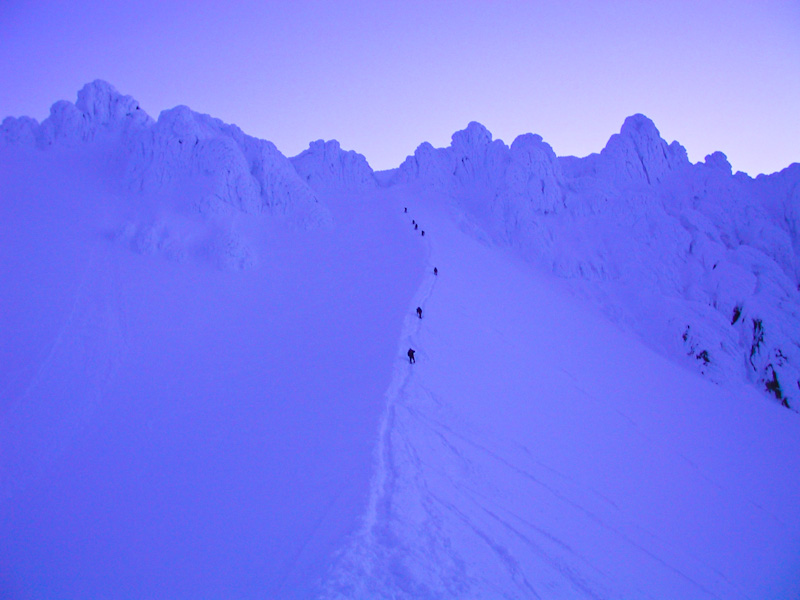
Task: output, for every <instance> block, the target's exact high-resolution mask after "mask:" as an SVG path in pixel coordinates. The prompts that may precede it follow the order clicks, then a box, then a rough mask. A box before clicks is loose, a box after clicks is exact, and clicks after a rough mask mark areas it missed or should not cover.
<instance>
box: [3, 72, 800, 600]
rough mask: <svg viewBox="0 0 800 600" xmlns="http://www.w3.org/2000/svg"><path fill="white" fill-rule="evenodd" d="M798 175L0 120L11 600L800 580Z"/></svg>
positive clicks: (640, 134) (65, 112)
mask: <svg viewBox="0 0 800 600" xmlns="http://www.w3.org/2000/svg"><path fill="white" fill-rule="evenodd" d="M799 183H800V165H792V166H791V167H789V168H787V169H786V170H784V171H782V172H780V173H777V174H774V175H771V176H762V177H759V178H757V179H751V178H749V177H747V176H745V175H743V174H732V173H731V169H730V165H729V164H728V163H727V159H726V158H725V156H724V155H723V154H722V153H715V154H713V155H710V156H709V157H707V159H706V161H705V162H704V163H698V164H696V165H692V164H690V163H689V162H688V160H687V159H686V155H685V152H684V151H683V149H682V148H681V147H680V145H679V144H677V142H672V143H671V144H667V143H666V142H665V141H664V140H662V139H661V138H660V135H659V133H658V130H657V129H656V128H655V125H654V124H653V123H652V122H651V121H650V120H649V119H647V118H646V117H644V116H642V115H634V116H633V117H630V118H629V119H628V120H626V122H625V123H624V124H623V127H622V129H621V131H620V133H619V134H615V135H614V136H612V138H611V139H610V140H609V143H608V145H607V146H606V148H605V149H603V150H602V152H600V153H599V154H594V155H590V156H588V157H584V158H575V157H557V156H556V155H555V154H554V152H553V150H552V148H551V147H550V146H549V145H548V144H547V143H546V142H545V141H544V140H542V138H541V137H539V136H536V135H533V134H525V135H523V136H520V137H519V138H517V139H516V140H515V141H514V142H513V143H512V144H511V146H510V147H509V146H506V145H505V144H504V143H503V142H502V141H501V140H493V139H492V136H491V133H490V132H489V131H488V130H486V128H484V127H483V126H482V125H480V124H478V123H471V124H469V125H468V127H467V128H466V129H465V130H464V131H462V132H457V133H456V134H454V136H453V143H452V145H451V146H450V147H449V148H439V149H437V148H433V147H432V146H431V145H430V144H427V143H426V144H422V145H421V146H420V147H419V148H418V149H417V151H416V152H415V154H414V156H411V157H409V158H408V159H407V160H406V162H405V163H403V165H401V166H400V167H399V168H398V169H396V170H393V171H387V172H380V173H373V172H372V170H371V168H370V167H369V165H368V163H367V162H366V159H365V158H364V157H363V156H361V155H359V154H357V153H356V152H353V151H344V150H342V149H341V147H340V146H339V144H338V142H335V141H328V142H323V141H318V142H313V143H312V144H311V145H310V147H309V150H307V151H306V152H304V153H302V154H301V155H299V156H297V157H294V158H291V159H288V158H286V157H284V156H283V155H281V154H280V153H279V152H278V151H277V149H276V148H275V147H274V145H272V144H271V143H270V142H267V141H264V140H257V139H255V138H252V137H249V136H247V135H246V134H244V133H243V132H242V131H241V130H240V129H239V128H237V127H235V126H233V125H228V124H225V123H223V122H221V121H219V120H217V119H214V118H213V117H210V116H208V115H200V114H198V113H195V112H193V111H192V110H190V109H189V108H187V107H177V108H175V109H172V110H169V111H164V112H163V113H162V114H161V115H160V117H159V118H158V120H157V121H153V120H152V119H151V118H150V117H149V116H148V115H146V114H144V112H143V111H141V109H139V108H138V103H137V102H136V101H135V100H134V99H132V98H130V97H129V96H122V95H121V94H119V93H118V92H117V91H116V90H114V88H113V87H112V86H110V85H109V84H107V83H105V82H100V81H97V82H94V83H92V84H89V85H87V86H86V87H85V88H84V89H83V90H82V91H81V92H80V93H79V97H78V101H77V102H76V103H75V104H72V103H69V102H63V101H62V102H60V103H56V105H54V108H53V110H52V112H51V116H50V117H49V118H48V119H46V120H45V121H44V122H43V123H41V124H39V123H36V121H34V120H33V119H28V118H25V117H22V118H18V119H14V118H8V119H6V120H5V121H3V124H2V126H1V127H0V282H2V288H0V332H2V335H0V355H1V356H2V364H3V367H2V368H0V539H2V540H3V543H2V544H0V596H3V597H9V598H14V599H16V598H25V599H38V598H42V599H44V598H53V597H66V598H99V597H136V598H138V597H147V598H197V597H241V598H253V597H270V598H325V599H333V598H397V599H401V598H453V597H459V598H467V597H468V598H487V599H488V598H498V597H509V598H570V599H572V598H623V597H635V598H654V599H661V598H784V597H794V596H796V595H797V594H798V593H800V577H798V573H800V558H798V556H799V555H798V548H800V520H798V518H797V515H798V514H800V485H799V484H798V482H797V477H796V474H797V473H798V472H800V452H798V450H800V448H799V447H798V446H800V421H799V420H798V417H797V412H796V411H795V410H787V409H786V408H784V407H782V406H781V403H780V402H779V401H778V399H777V398H776V397H775V394H774V391H770V389H769V387H768V384H771V385H772V388H773V389H774V383H772V382H775V381H779V383H780V386H781V390H782V398H781V399H787V401H788V403H789V404H790V406H792V407H794V408H796V407H797V398H798V396H797V392H794V391H793V388H792V385H793V383H794V382H795V381H797V380H798V379H799V377H798V364H800V358H799V357H798V354H797V353H798V352H800V350H798V347H800V346H798V342H799V340H798V332H799V331H800V328H798V327H797V323H798V315H800V308H799V307H800V301H799V300H798V278H799V277H800V254H799V253H798V248H800V238H798V235H800V233H798V232H800V227H799V225H800V195H798V194H800V192H799V191H798V190H800V185H798V184H799ZM406 210H407V212H405V211H406ZM412 220H413V222H416V223H417V224H418V225H419V229H418V230H415V229H414V225H413V224H412ZM421 230H424V231H425V235H424V237H423V236H422V235H421ZM434 267H436V268H437V269H438V275H434V273H433V269H434ZM417 306H420V307H421V308H422V309H423V315H422V318H421V319H420V318H418V317H417V315H416V313H415V308H416V307H417ZM409 347H413V348H414V349H415V350H416V359H417V361H416V363H415V364H413V365H412V364H410V363H409V360H408V357H407V355H406V352H407V350H408V349H409ZM707 359H708V360H707Z"/></svg>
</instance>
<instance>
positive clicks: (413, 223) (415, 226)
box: [403, 206, 425, 236]
mask: <svg viewBox="0 0 800 600" xmlns="http://www.w3.org/2000/svg"><path fill="white" fill-rule="evenodd" d="M403 212H404V213H407V212H408V207H407V206H406V207H404V208H403ZM411 224H412V225H413V226H414V231H418V230H419V223H417V221H416V219H411ZM421 233H422V235H423V236H424V235H425V230H424V229H423V230H422V232H421Z"/></svg>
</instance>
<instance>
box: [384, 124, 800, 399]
mask: <svg viewBox="0 0 800 600" xmlns="http://www.w3.org/2000/svg"><path fill="white" fill-rule="evenodd" d="M396 180H397V181H400V182H410V181H414V182H417V183H418V184H420V185H422V186H424V187H427V188H429V189H431V190H435V191H438V192H444V193H446V194H448V195H449V196H450V197H452V198H453V199H454V200H455V201H456V203H457V204H458V205H460V206H461V207H462V209H463V210H464V211H465V212H466V213H468V214H469V215H470V217H471V218H472V219H474V220H475V221H476V222H477V224H478V225H479V227H481V228H482V229H483V231H485V232H488V235H490V236H491V237H492V238H494V239H495V240H496V241H497V242H499V243H502V244H505V245H509V246H512V247H514V248H516V249H517V250H518V251H519V252H521V253H522V255H523V256H525V257H526V258H527V259H529V260H532V261H534V262H536V263H539V264H542V265H544V266H546V267H547V268H548V269H550V270H552V271H553V272H554V273H556V274H558V275H560V276H562V277H565V278H567V279H570V280H571V282H572V284H573V286H574V287H575V288H576V289H577V290H579V291H580V292H581V293H582V294H584V295H586V296H588V297H591V298H593V299H594V300H595V301H596V302H598V304H599V305H601V306H602V307H603V308H604V310H605V311H606V313H607V314H609V315H612V316H613V317H614V318H615V319H617V321H618V322H620V323H621V324H622V325H624V326H626V327H630V328H632V329H634V330H635V331H637V332H638V333H639V334H640V336H641V337H643V338H644V339H646V340H648V342H649V343H650V344H651V345H653V346H654V347H656V348H657V349H658V350H660V351H661V352H663V353H665V354H667V355H670V356H672V357H673V358H675V359H678V360H680V361H685V360H686V358H684V356H687V355H688V356H689V357H690V362H691V363H693V364H694V365H696V367H697V368H699V369H700V370H701V371H702V372H704V373H705V374H707V375H708V376H709V377H711V378H712V379H713V380H715V381H720V382H721V381H730V380H732V378H735V380H741V379H743V378H744V379H746V380H749V381H753V382H755V383H756V385H758V386H759V387H761V389H762V390H764V391H766V392H768V393H770V394H773V395H775V396H777V397H778V398H779V399H780V400H781V401H785V400H786V401H787V402H788V403H789V404H792V403H794V402H796V401H797V400H800V333H799V332H800V327H799V326H798V323H800V294H799V293H798V283H799V282H800V238H799V237H798V232H799V231H800V221H798V215H800V165H793V166H792V167H790V168H788V169H786V170H784V171H783V172H781V173H777V174H774V175H770V176H760V177H759V178H757V179H755V180H753V179H751V178H750V177H748V176H747V175H745V174H743V173H737V174H735V175H734V174H732V172H731V166H730V163H729V162H728V160H727V158H726V157H725V155H724V154H723V153H721V152H715V153H713V154H711V155H709V156H708V157H706V160H705V162H703V163H698V164H696V165H692V164H691V163H690V162H689V160H688V158H687V155H686V151H685V149H684V148H683V147H682V146H681V145H680V144H678V143H677V142H672V143H671V144H668V143H667V142H666V141H664V140H663V139H662V138H661V135H660V133H659V132H658V129H657V128H656V126H655V125H654V124H653V122H652V121H651V120H650V119H648V118H647V117H645V116H644V115H634V116H632V117H629V118H628V119H626V120H625V123H624V124H623V126H622V128H621V130H620V132H619V133H618V134H615V135H612V136H611V138H610V139H609V141H608V143H607V145H606V147H605V148H604V149H603V150H602V151H601V152H600V153H599V154H592V155H589V156H587V157H584V158H576V157H563V158H557V157H556V156H555V154H554V152H553V150H552V148H551V147H550V146H549V145H548V144H546V143H545V142H544V141H543V140H542V139H541V137H539V136H535V135H531V134H527V135H523V136H520V137H518V138H517V139H516V140H515V141H514V143H513V144H512V146H511V148H508V147H507V146H505V144H503V143H502V142H501V141H499V140H495V141H492V136H491V133H489V132H488V131H487V130H486V128H484V127H483V126H482V125H480V124H478V123H470V125H469V126H468V127H467V129H465V130H463V131H459V132H456V133H455V134H454V135H453V139H452V143H451V145H450V146H449V147H448V148H438V149H437V148H433V147H432V146H431V145H430V144H427V143H424V144H422V145H420V146H419V148H417V150H416V152H415V153H414V155H413V156H410V157H408V158H407V159H406V161H405V162H404V163H403V164H402V165H401V167H400V169H399V170H398V173H397V175H396ZM734 314H736V315H738V317H737V318H735V319H734ZM764 332H766V333H764ZM776 382H777V383H776ZM778 386H779V387H780V389H778ZM787 399H788V400H787Z"/></svg>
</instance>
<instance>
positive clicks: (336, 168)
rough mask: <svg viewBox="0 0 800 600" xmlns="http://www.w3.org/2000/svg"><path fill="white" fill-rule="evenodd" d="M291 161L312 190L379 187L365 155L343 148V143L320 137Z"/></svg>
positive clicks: (360, 189)
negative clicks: (340, 144)
mask: <svg viewBox="0 0 800 600" xmlns="http://www.w3.org/2000/svg"><path fill="white" fill-rule="evenodd" d="M289 161H290V162H291V163H292V165H293V166H294V168H295V170H296V171H297V174H298V175H300V178H301V179H302V180H303V181H305V182H306V183H307V184H308V185H309V186H310V187H311V188H312V189H314V190H319V191H326V190H348V191H363V190H368V189H371V188H374V187H376V186H377V181H376V180H375V175H374V174H373V172H372V167H370V166H369V163H368V162H367V159H366V158H364V155H362V154H358V153H357V152H354V151H353V150H342V148H341V147H340V146H339V142H337V141H336V140H330V141H328V142H325V141H323V140H317V141H315V142H311V143H310V144H309V146H308V150H304V151H303V152H301V153H300V154H298V155H297V156H295V157H293V158H290V159H289Z"/></svg>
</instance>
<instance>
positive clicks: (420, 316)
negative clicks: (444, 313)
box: [417, 306, 422, 319]
mask: <svg viewBox="0 0 800 600" xmlns="http://www.w3.org/2000/svg"><path fill="white" fill-rule="evenodd" d="M417 316H418V317H419V318H420V319H421V318H422V309H421V308H420V307H419V306H418V307H417Z"/></svg>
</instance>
